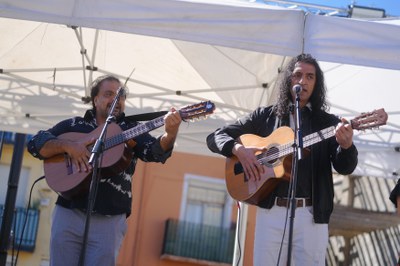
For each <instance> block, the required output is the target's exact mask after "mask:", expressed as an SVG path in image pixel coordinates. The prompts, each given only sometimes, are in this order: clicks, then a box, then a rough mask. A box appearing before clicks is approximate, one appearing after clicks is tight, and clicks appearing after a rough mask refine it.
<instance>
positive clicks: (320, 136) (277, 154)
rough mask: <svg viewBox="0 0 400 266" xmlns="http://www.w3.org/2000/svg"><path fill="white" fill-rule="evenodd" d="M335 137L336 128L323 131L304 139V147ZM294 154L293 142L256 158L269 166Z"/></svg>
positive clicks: (269, 150) (273, 148)
mask: <svg viewBox="0 0 400 266" xmlns="http://www.w3.org/2000/svg"><path fill="white" fill-rule="evenodd" d="M334 135H335V127H334V126H331V127H328V128H325V129H322V130H320V131H317V132H315V133H312V134H310V135H307V136H305V137H303V147H304V148H306V147H309V146H311V145H313V144H316V143H318V142H321V141H323V140H325V139H329V138H331V137H333V136H334ZM293 152H294V141H291V142H289V143H286V144H283V145H278V146H276V147H272V148H269V149H268V150H267V151H266V152H263V153H261V154H258V155H257V156H256V157H257V160H258V161H259V162H260V163H261V164H268V163H271V162H274V161H276V160H277V159H280V158H282V157H285V156H287V155H289V154H292V153H293Z"/></svg>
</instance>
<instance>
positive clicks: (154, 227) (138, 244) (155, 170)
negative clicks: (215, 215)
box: [0, 144, 254, 266]
mask: <svg viewBox="0 0 400 266" xmlns="http://www.w3.org/2000/svg"><path fill="white" fill-rule="evenodd" d="M12 154H13V146H12V145H9V144H6V145H4V147H3V153H2V157H1V160H0V163H2V164H4V165H10V166H11V158H12ZM22 166H23V167H27V168H28V169H29V181H28V185H27V189H26V191H25V193H26V203H27V202H28V197H29V190H30V188H31V186H32V184H33V183H34V181H35V180H36V179H37V178H38V177H40V176H42V175H43V163H42V162H41V161H39V160H38V159H36V158H33V157H32V156H31V155H30V154H29V153H28V152H27V151H26V150H25V152H24V155H23V162H22ZM185 174H193V175H198V176H206V177H211V178H216V179H224V175H225V160H224V159H223V158H222V157H214V156H198V155H193V154H185V153H178V152H174V153H173V155H172V157H171V158H169V160H168V161H167V162H166V163H165V164H160V163H143V162H139V163H138V165H137V168H136V172H135V175H134V180H133V204H132V215H131V216H130V217H129V218H128V229H127V233H126V237H125V240H124V242H123V245H122V247H121V252H120V256H119V260H118V265H119V266H129V265H152V266H153V265H160V266H174V265H199V264H198V263H191V262H179V261H171V260H165V259H161V258H160V256H161V249H162V244H163V238H164V227H165V222H166V220H167V219H169V218H175V219H179V216H180V208H181V201H182V188H183V183H184V175H185ZM7 180H8V175H7V176H1V184H0V185H1V186H5V185H6V184H7ZM56 198H57V195H56V193H55V192H53V191H52V190H51V189H50V188H49V187H48V185H47V183H46V181H45V180H41V181H39V182H38V183H37V184H36V185H35V187H34V188H33V191H32V200H31V201H32V203H33V204H34V205H36V206H38V208H39V209H40V220H39V229H38V234H37V240H36V247H35V250H34V252H32V253H31V252H20V254H19V257H18V265H33V266H36V265H37V266H42V265H47V263H48V259H49V240H50V226H51V214H52V210H53V208H54V203H55V200H56ZM23 207H25V206H23ZM236 215H237V207H236V204H232V217H231V219H232V222H233V223H236ZM251 216H254V210H253V208H252V207H250V209H249V217H251ZM253 221H254V219H251V218H249V220H248V227H247V240H246V246H245V250H244V254H242V256H244V264H243V265H251V263H252V258H251V257H252V256H251V255H252V242H253V240H252V238H253V237H252V235H253V232H254V224H253ZM11 254H12V251H11V250H9V251H8V255H9V257H10V256H11ZM200 265H201V264H200ZM204 265H205V264H204Z"/></svg>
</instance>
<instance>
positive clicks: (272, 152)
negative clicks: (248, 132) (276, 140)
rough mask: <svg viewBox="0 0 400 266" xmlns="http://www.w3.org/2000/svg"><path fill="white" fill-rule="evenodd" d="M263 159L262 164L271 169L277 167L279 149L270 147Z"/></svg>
mask: <svg viewBox="0 0 400 266" xmlns="http://www.w3.org/2000/svg"><path fill="white" fill-rule="evenodd" d="M262 157H263V159H262V160H261V164H263V165H265V166H267V167H271V166H273V165H275V164H276V163H277V162H278V160H279V148H277V147H274V146H272V147H270V148H269V149H268V150H267V151H265V152H264V153H263V156H262Z"/></svg>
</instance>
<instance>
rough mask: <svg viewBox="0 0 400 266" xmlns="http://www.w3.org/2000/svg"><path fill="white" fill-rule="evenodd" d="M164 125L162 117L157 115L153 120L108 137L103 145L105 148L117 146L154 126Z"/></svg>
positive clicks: (152, 128)
mask: <svg viewBox="0 0 400 266" xmlns="http://www.w3.org/2000/svg"><path fill="white" fill-rule="evenodd" d="M163 125H164V117H162V116H161V117H158V118H155V119H153V120H150V121H148V122H146V123H144V124H139V125H138V126H136V127H133V128H131V129H128V130H125V131H124V132H122V133H121V134H118V135H115V136H112V137H110V138H109V139H107V140H106V141H105V144H104V147H105V149H106V150H107V149H109V148H112V147H114V146H117V145H119V144H121V143H123V142H126V141H128V140H130V139H132V138H134V137H137V136H139V135H141V134H143V133H146V132H150V131H152V130H154V129H156V128H159V127H161V126H163Z"/></svg>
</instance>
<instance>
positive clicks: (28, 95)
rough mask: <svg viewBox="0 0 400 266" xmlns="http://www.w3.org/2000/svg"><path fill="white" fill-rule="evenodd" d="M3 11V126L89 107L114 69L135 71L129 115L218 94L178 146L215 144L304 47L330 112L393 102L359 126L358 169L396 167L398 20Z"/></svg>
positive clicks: (248, 7) (251, 8)
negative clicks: (319, 74)
mask: <svg viewBox="0 0 400 266" xmlns="http://www.w3.org/2000/svg"><path fill="white" fill-rule="evenodd" d="M0 17H2V18H1V19H0V33H1V36H2V38H1V39H0V70H1V74H0V117H1V119H0V129H1V130H5V131H14V132H22V133H31V134H33V133H35V132H36V131H38V130H39V129H43V128H48V127H50V126H52V125H53V124H55V123H56V122H58V121H59V120H61V119H64V118H67V117H70V116H73V115H82V114H83V112H84V110H85V109H87V108H88V106H86V105H84V104H83V101H82V98H83V97H86V96H88V84H89V83H90V81H91V80H92V79H93V78H95V77H97V76H99V75H102V74H106V73H112V74H115V75H117V76H119V77H120V78H121V80H128V82H127V86H128V87H129V89H130V94H129V97H128V100H127V110H126V113H127V114H128V115H132V114H137V113H143V112H151V111H160V110H168V109H169V107H170V106H176V107H178V108H179V107H182V106H184V105H187V104H193V103H196V102H198V101H203V100H211V101H213V102H214V103H215V104H216V107H217V109H216V111H215V114H214V115H212V116H211V117H209V118H208V119H207V120H204V121H199V122H194V123H191V124H189V125H182V126H181V131H180V135H179V138H178V140H177V147H176V150H178V151H183V152H189V153H198V154H204V155H212V154H211V153H210V152H209V151H208V150H207V147H206V145H205V137H206V135H207V134H209V133H210V132H212V131H213V130H215V129H216V128H217V127H220V126H222V125H224V124H226V123H230V122H232V121H234V120H235V119H237V117H239V116H242V115H244V114H245V113H247V112H250V111H251V110H253V109H254V108H255V107H257V106H259V105H267V104H270V103H273V102H274V99H275V98H274V96H275V93H274V81H275V79H276V76H277V73H278V69H279V67H281V66H282V65H283V64H284V63H285V62H286V61H287V60H288V58H289V57H291V56H295V55H297V54H299V53H301V52H306V53H311V54H313V55H314V56H315V57H316V58H318V59H319V60H321V62H322V67H323V69H324V70H325V73H326V79H327V83H328V100H329V101H330V103H331V104H332V107H333V108H332V109H331V111H332V112H334V113H336V114H338V115H343V116H345V117H346V118H353V117H354V116H356V115H358V114H359V113H361V112H366V111H371V110H374V109H378V108H382V107H383V108H385V110H386V111H387V112H388V114H389V121H388V125H387V126H384V127H382V128H381V129H380V130H379V131H368V132H364V133H361V134H360V133H356V136H355V142H356V144H357V146H358V148H359V150H360V163H359V166H358V168H357V171H356V174H360V175H372V176H378V177H386V178H394V177H396V176H394V175H393V172H397V171H399V161H400V153H399V152H396V151H395V148H396V147H399V146H400V108H399V106H400V105H399V104H397V101H398V99H400V97H399V96H400V93H399V91H398V90H396V85H395V84H399V83H400V71H399V70H400V20H383V21H379V22H373V21H358V20H352V19H345V18H335V17H324V16H318V15H312V14H305V13H304V12H303V11H300V10H287V9H278V8H272V7H268V6H266V5H261V4H257V3H249V2H245V1H213V3H211V2H210V3H206V2H205V1H191V2H186V1H175V0H163V1H158V0H147V1H144V2H143V1H135V0H131V1H113V2H112V3H111V2H109V1H104V0H103V1H89V0H80V1H79V0H76V1H57V2H54V1H50V0H47V1H24V0H13V1H5V0H0ZM66 25H69V26H66ZM81 27H82V28H81ZM96 29H97V30H96ZM324 61H326V62H324ZM327 62H329V63H327ZM397 86H398V85H397Z"/></svg>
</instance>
